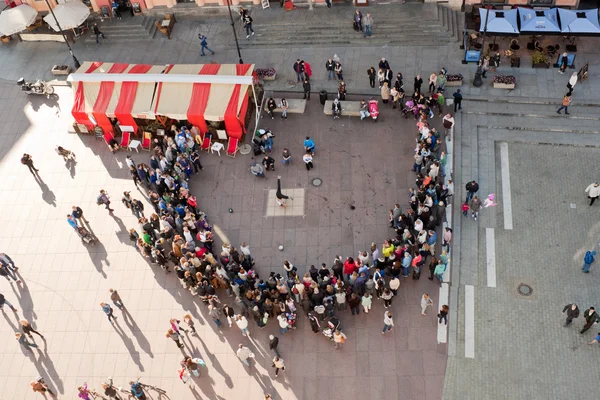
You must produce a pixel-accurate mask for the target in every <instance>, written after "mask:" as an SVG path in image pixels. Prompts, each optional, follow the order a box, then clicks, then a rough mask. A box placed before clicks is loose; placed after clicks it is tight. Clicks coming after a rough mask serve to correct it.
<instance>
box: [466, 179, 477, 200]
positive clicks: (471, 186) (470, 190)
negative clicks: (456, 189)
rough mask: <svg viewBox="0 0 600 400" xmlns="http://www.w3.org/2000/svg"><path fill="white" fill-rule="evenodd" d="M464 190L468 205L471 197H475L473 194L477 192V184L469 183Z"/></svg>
mask: <svg viewBox="0 0 600 400" xmlns="http://www.w3.org/2000/svg"><path fill="white" fill-rule="evenodd" d="M465 189H467V200H466V202H467V203H468V202H469V201H471V199H473V196H475V193H477V191H478V190H479V185H478V184H477V182H475V181H471V182H469V183H467V184H466V185H465Z"/></svg>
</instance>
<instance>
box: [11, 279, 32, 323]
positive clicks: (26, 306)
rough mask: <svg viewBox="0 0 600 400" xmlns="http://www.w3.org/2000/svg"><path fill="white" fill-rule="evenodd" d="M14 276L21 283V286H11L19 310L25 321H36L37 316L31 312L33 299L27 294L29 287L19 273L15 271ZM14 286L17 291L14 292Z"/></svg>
mask: <svg viewBox="0 0 600 400" xmlns="http://www.w3.org/2000/svg"><path fill="white" fill-rule="evenodd" d="M15 274H17V276H18V277H19V279H21V281H22V282H23V283H22V284H21V285H11V288H12V290H13V292H14V293H15V296H17V298H18V299H19V305H20V306H21V310H23V317H25V319H26V320H27V321H33V320H35V319H37V314H36V313H35V311H33V299H32V298H31V293H30V292H29V287H28V286H27V283H26V282H25V281H24V280H23V279H22V278H23V277H22V276H21V274H20V273H19V271H18V270H17V271H15ZM15 286H17V288H18V290H15Z"/></svg>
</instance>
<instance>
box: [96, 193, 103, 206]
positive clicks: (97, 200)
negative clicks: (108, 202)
mask: <svg viewBox="0 0 600 400" xmlns="http://www.w3.org/2000/svg"><path fill="white" fill-rule="evenodd" d="M103 203H104V202H103V201H102V195H100V196H98V197H97V198H96V204H98V205H99V206H100V205H102V204H103Z"/></svg>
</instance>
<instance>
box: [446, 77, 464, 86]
mask: <svg viewBox="0 0 600 400" xmlns="http://www.w3.org/2000/svg"><path fill="white" fill-rule="evenodd" d="M462 83H463V81H462V79H461V80H460V81H446V86H462Z"/></svg>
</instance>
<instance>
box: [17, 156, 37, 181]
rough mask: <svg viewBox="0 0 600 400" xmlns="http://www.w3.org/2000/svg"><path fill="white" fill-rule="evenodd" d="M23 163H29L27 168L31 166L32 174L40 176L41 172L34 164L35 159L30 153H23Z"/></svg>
mask: <svg viewBox="0 0 600 400" xmlns="http://www.w3.org/2000/svg"><path fill="white" fill-rule="evenodd" d="M21 164H23V165H27V168H29V172H31V175H33V176H40V174H38V172H39V171H40V170H39V169H37V168H36V167H35V166H34V165H33V159H32V158H31V156H30V155H29V154H27V153H24V154H23V157H21Z"/></svg>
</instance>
